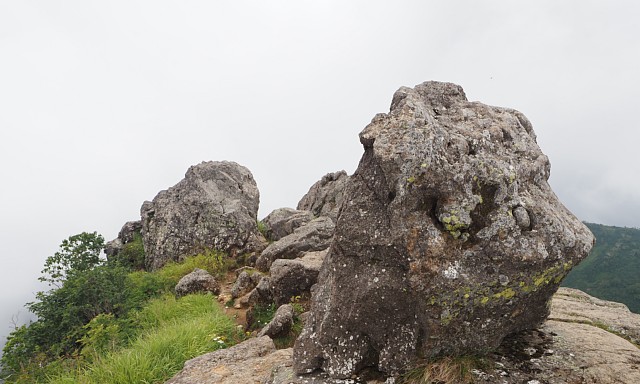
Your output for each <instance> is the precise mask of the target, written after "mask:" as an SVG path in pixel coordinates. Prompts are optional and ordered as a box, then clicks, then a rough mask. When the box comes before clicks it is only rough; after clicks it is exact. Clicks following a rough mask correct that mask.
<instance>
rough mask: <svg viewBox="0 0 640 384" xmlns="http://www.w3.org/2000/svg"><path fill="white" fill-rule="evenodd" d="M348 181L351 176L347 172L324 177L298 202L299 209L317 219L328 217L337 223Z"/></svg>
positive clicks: (329, 174)
mask: <svg viewBox="0 0 640 384" xmlns="http://www.w3.org/2000/svg"><path fill="white" fill-rule="evenodd" d="M348 181H349V176H348V175H347V173H346V172H345V171H339V172H334V173H328V174H326V175H324V176H323V177H322V179H320V180H319V181H318V182H316V183H315V184H313V185H312V186H311V188H310V189H309V192H307V194H306V195H304V196H303V197H302V199H301V200H300V201H299V202H298V209H299V210H305V211H311V212H312V213H313V214H314V215H315V216H316V217H318V216H328V217H330V218H331V219H332V220H333V221H334V222H335V221H336V218H337V217H338V211H339V210H340V206H341V205H342V201H343V200H344V190H345V187H346V185H347V182H348Z"/></svg>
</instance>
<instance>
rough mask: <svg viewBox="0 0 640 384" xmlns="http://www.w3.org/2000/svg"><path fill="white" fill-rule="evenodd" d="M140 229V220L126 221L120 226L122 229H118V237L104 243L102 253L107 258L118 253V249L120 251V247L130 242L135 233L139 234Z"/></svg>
mask: <svg viewBox="0 0 640 384" xmlns="http://www.w3.org/2000/svg"><path fill="white" fill-rule="evenodd" d="M141 230H142V222H141V221H140V220H138V221H128V222H126V223H125V224H124V225H123V226H122V229H120V232H119V233H118V237H116V238H115V239H113V240H111V241H108V242H107V243H106V244H105V245H104V253H105V254H106V255H107V258H109V257H112V256H115V255H117V254H118V253H120V251H122V247H123V246H124V245H125V244H128V243H130V242H132V241H133V240H134V239H135V236H136V234H140V231H141Z"/></svg>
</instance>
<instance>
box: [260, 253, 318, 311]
mask: <svg viewBox="0 0 640 384" xmlns="http://www.w3.org/2000/svg"><path fill="white" fill-rule="evenodd" d="M326 255H327V250H324V251H317V252H309V253H307V254H305V255H304V256H303V257H301V258H299V259H293V260H287V259H277V260H276V261H274V262H273V264H271V268H270V269H269V274H270V277H269V285H270V288H271V297H272V299H273V301H274V302H275V303H276V305H282V304H286V303H289V302H290V301H291V298H292V297H294V296H301V295H303V294H305V293H308V292H309V291H310V290H311V287H312V286H313V285H314V284H315V283H316V282H317V280H318V273H319V272H320V267H321V266H322V261H323V260H324V258H325V256H326Z"/></svg>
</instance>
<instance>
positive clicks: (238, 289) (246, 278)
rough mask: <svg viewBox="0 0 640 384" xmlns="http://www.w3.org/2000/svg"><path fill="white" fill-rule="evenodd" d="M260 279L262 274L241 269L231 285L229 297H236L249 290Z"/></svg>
mask: <svg viewBox="0 0 640 384" xmlns="http://www.w3.org/2000/svg"><path fill="white" fill-rule="evenodd" d="M261 279H262V274H261V273H260V272H258V271H255V270H250V269H243V270H242V271H241V272H240V274H239V275H238V278H237V279H236V281H235V283H233V286H232V287H231V292H230V293H231V298H232V299H236V298H238V297H241V296H244V295H246V294H247V293H249V292H251V290H252V289H254V288H255V287H256V285H258V283H259V282H260V280H261Z"/></svg>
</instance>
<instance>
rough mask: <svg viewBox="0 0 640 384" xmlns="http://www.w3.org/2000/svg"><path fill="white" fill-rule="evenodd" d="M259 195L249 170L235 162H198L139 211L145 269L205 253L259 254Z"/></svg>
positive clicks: (262, 239)
mask: <svg viewBox="0 0 640 384" xmlns="http://www.w3.org/2000/svg"><path fill="white" fill-rule="evenodd" d="M259 198H260V196H259V192H258V187H257V186H256V182H255V180H254V179H253V176H252V175H251V172H249V170H248V169H247V168H245V167H243V166H241V165H238V164H236V163H234V162H228V161H222V162H203V163H200V164H198V165H195V166H192V167H190V168H189V170H188V171H187V173H186V175H185V178H184V179H183V180H182V181H180V182H179V183H178V184H176V185H175V186H173V187H171V188H169V189H168V190H165V191H162V192H160V193H158V195H157V196H156V197H155V198H154V199H153V201H152V202H149V201H147V202H145V203H144V204H143V205H142V208H141V216H142V236H143V241H144V250H145V254H146V265H147V269H156V268H160V267H161V266H163V265H164V264H165V263H166V262H167V261H169V260H175V261H179V260H181V259H182V258H183V257H185V256H189V255H192V254H195V253H198V252H201V251H203V250H204V249H207V248H210V249H216V250H221V251H225V252H227V253H229V254H230V255H231V256H235V255H237V254H243V253H250V252H253V251H258V250H261V249H262V248H263V247H264V241H265V240H264V238H263V237H262V235H261V234H260V233H259V232H258V227H257V221H256V218H257V213H258V203H259Z"/></svg>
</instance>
